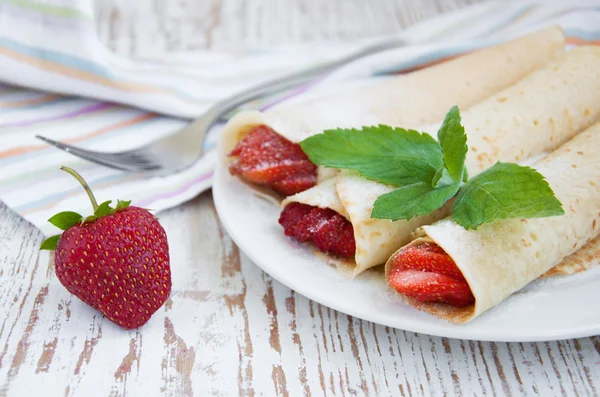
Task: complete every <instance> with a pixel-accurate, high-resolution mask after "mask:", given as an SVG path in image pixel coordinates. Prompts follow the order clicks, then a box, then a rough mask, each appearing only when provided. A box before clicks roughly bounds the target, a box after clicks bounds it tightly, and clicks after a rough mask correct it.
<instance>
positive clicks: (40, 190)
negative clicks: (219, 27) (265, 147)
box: [0, 0, 600, 234]
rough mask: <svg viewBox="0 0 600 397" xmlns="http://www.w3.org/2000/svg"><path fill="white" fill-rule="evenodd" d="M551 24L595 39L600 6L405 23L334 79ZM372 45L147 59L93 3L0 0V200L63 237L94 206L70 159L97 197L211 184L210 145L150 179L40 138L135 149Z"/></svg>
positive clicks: (190, 190) (480, 12) (480, 8)
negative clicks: (395, 42)
mask: <svg viewBox="0 0 600 397" xmlns="http://www.w3.org/2000/svg"><path fill="white" fill-rule="evenodd" d="M553 24H559V25H561V26H562V27H563V28H564V30H565V33H566V35H567V36H568V40H569V43H570V44H574V45H577V44H581V43H598V41H599V40H600V1H569V2H564V1H561V2H548V1H543V2H542V1H539V2H535V1H514V2H506V1H493V2H488V3H483V4H478V5H475V6H472V7H468V8H465V9H463V10H460V11H458V12H455V13H450V14H445V15H443V16H440V17H438V18H435V19H432V20H429V21H426V22H424V23H421V24H418V25H416V26H414V27H412V28H410V29H408V30H407V31H406V32H405V33H403V37H404V38H405V39H406V41H407V42H408V43H410V44H411V46H413V48H411V50H410V51H406V50H403V49H399V50H394V51H392V52H390V54H392V56H387V57H385V59H386V62H382V63H381V64H376V65H375V66H374V67H371V68H370V69H365V68H358V67H355V68H354V69H353V68H352V65H350V66H349V67H347V68H345V69H344V70H345V71H346V73H337V74H334V75H336V76H338V79H339V76H341V75H343V76H344V78H352V77H353V76H354V77H355V76H358V75H360V74H361V73H362V75H363V76H364V73H365V70H368V72H369V73H372V74H381V73H394V72H401V71H403V70H408V69H412V68H415V67H418V66H419V65H421V64H426V63H429V62H431V61H435V60H438V59H442V58H445V57H447V56H452V55H455V54H458V53H462V52H465V51H468V50H470V49H473V48H476V47H479V46H482V45H486V44H489V43H493V42H497V41H499V40H504V39H506V38H508V37H512V36H516V35H520V34H524V33H526V32H528V31H531V30H535V29H538V28H540V27H542V26H548V25H553ZM378 39H384V38H378ZM365 43H366V42H365ZM365 43H355V42H354V43H320V44H318V45H314V44H311V45H310V46H302V47H293V48H292V47H290V48H285V49H281V48H280V49H263V50H257V49H256V48H253V49H252V50H249V49H245V48H239V49H238V50H237V51H235V52H227V53H225V52H216V51H204V52H194V53H191V54H189V56H182V55H181V54H178V56H177V57H174V58H173V59H169V58H168V57H164V59H160V60H143V61H140V60H134V59H127V58H124V57H122V56H118V55H116V54H114V53H112V52H111V51H109V50H108V49H107V48H106V47H105V46H104V45H103V44H102V43H101V42H100V40H99V38H98V37H97V35H96V29H95V26H94V15H93V6H92V3H91V0H70V1H68V0H45V1H34V0H0V82H1V83H0V200H1V201H2V202H4V203H5V204H6V205H7V206H9V207H10V208H11V209H13V210H14V211H15V212H17V213H18V214H19V215H21V216H22V217H24V218H25V219H27V220H28V221H30V222H31V223H33V224H34V225H36V226H37V227H39V228H40V229H41V230H42V231H43V232H44V233H46V234H50V233H53V232H55V229H53V227H52V226H51V225H50V224H48V223H47V219H48V218H49V217H50V216H51V215H53V214H54V213H56V212H59V211H62V210H66V209H70V210H74V211H78V212H81V213H83V214H87V213H89V212H90V208H89V204H88V201H87V198H86V197H85V193H84V192H83V190H82V189H81V187H80V186H79V185H78V184H77V183H76V181H75V180H73V179H72V178H71V177H70V176H68V175H67V174H65V173H63V172H61V171H59V167H60V166H61V165H66V166H70V167H73V168H75V169H76V170H78V171H79V172H81V173H82V174H83V175H84V177H85V178H86V179H87V180H88V182H89V183H90V185H91V186H92V188H93V189H94V191H95V193H96V195H97V197H98V199H99V200H100V201H104V200H109V199H112V200H116V199H128V200H129V199H131V200H133V202H134V204H135V205H139V206H142V207H146V208H152V209H154V210H157V211H160V210H163V209H166V208H170V207H173V206H176V205H178V204H180V203H182V202H184V201H186V200H189V199H190V198H192V197H194V196H196V195H197V194H199V193H200V192H202V191H204V190H206V189H208V188H210V184H211V176H212V172H213V169H214V166H215V155H214V151H210V150H209V152H208V154H207V155H206V156H205V157H204V158H203V159H202V160H200V161H199V162H197V163H196V164H195V165H194V166H193V167H192V168H190V169H188V170H186V171H185V172H182V173H179V174H175V175H171V176H168V177H160V178H159V177H154V178H148V177H143V176H141V175H136V174H129V173H124V172H121V171H116V170H112V169H109V168H106V167H102V166H99V165H95V164H91V163H88V162H86V161H83V160H80V159H78V158H76V157H73V156H71V155H69V154H66V153H63V152H61V151H59V150H57V149H55V148H52V147H49V146H48V145H45V144H43V143H42V142H40V141H39V140H36V139H35V135H36V134H39V135H44V136H47V137H49V138H52V139H56V140H59V141H64V142H67V143H72V144H76V145H79V146H81V147H85V148H89V149H93V150H106V151H118V150H125V149H128V148H133V147H136V146H140V145H143V144H145V143H147V142H149V141H151V140H154V139H157V138H159V137H162V136H166V135H168V134H170V133H173V132H175V131H177V130H178V129H180V128H181V127H183V126H184V125H185V124H186V123H187V122H188V120H189V119H190V118H194V117H196V116H198V115H200V114H201V113H202V111H203V110H205V109H207V107H208V106H210V105H211V104H212V103H214V102H216V101H218V100H219V99H222V98H224V97H226V96H229V95H232V94H234V93H235V92H236V91H239V90H241V89H244V88H248V87H251V86H252V85H254V84H257V83H259V82H262V81H266V80H268V79H270V78H273V77H275V76H280V75H284V74H286V73H289V72H292V71H294V70H296V69H299V68H303V67H308V66H312V65H316V64H319V63H322V62H325V61H329V60H332V59H335V58H337V57H339V56H342V55H344V54H347V53H349V51H352V50H355V49H357V47H358V46H360V45H364V44H365ZM414 46H418V50H417V51H415V48H414ZM358 64H360V62H359V63H358ZM353 70H354V72H353ZM332 81H335V79H334V78H333V77H332V78H330V79H329V80H327V79H326V80H325V82H324V83H325V84H326V83H327V82H330V83H331V82H332ZM322 84H323V82H322ZM299 91H302V90H299ZM279 100H280V98H279V99H278V98H269V99H268V100H266V101H262V102H260V103H259V102H257V103H253V104H251V105H252V106H259V107H265V106H270V105H273V104H274V103H277V102H278V101H279ZM215 132H216V133H218V128H217V129H216V131H215ZM213 135H214V133H213ZM214 141H215V139H214V137H213V138H212V139H211V140H209V142H208V148H209V149H210V148H211V147H212V146H214Z"/></svg>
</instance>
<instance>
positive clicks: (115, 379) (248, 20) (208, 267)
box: [0, 0, 600, 396]
mask: <svg viewBox="0 0 600 397" xmlns="http://www.w3.org/2000/svg"><path fill="white" fill-rule="evenodd" d="M142 3H143V4H142ZM468 3H470V1H464V0H421V1H419V0H414V1H410V0H381V1H378V2H375V1H369V0H352V1H350V0H335V1H316V0H315V1H310V0H304V1H302V0H252V1H250V0H244V1H241V0H210V1H209V0H202V1H194V0H187V1H179V2H171V1H169V2H167V0H163V1H158V0H157V1H153V2H141V1H140V2H133V1H127V0H112V1H104V2H99V3H98V5H97V20H98V29H99V32H100V35H101V37H102V39H103V40H104V41H105V42H106V43H107V45H108V46H110V47H111V48H112V49H114V50H116V51H117V52H120V53H123V54H128V55H134V56H147V55H153V54H156V53H165V52H173V51H175V52H182V51H188V50H196V49H200V48H206V47H217V48H228V47H232V46H235V45H239V43H240V42H243V43H247V44H267V45H271V44H273V45H282V44H286V43H299V42H308V41H312V40H318V39H340V38H342V39H352V38H356V37H368V36H371V35H382V34H390V33H394V32H398V31H401V30H402V29H403V27H405V26H407V25H409V24H411V23H414V22H416V21H418V20H420V19H423V18H427V17H430V16H433V15H435V14H438V13H440V12H445V11H448V10H451V9H455V8H459V7H461V6H464V5H466V4H468ZM160 218H161V221H162V223H163V225H164V227H165V229H166V230H167V234H168V236H169V241H170V244H171V253H172V266H173V294H172V296H171V298H170V299H169V300H168V302H167V303H166V304H165V306H164V307H163V308H162V309H161V310H160V311H159V312H158V313H157V314H156V315H155V316H154V317H153V318H152V320H151V321H150V322H149V323H148V324H147V325H146V326H144V327H143V328H142V329H139V330H134V331H123V330H121V329H119V328H118V327H116V326H114V325H113V324H112V323H110V322H109V321H107V320H106V319H104V318H103V317H102V316H101V315H100V314H98V313H97V312H95V311H94V310H93V309H90V308H89V307H88V306H86V305H85V304H83V303H82V302H80V301H79V300H78V299H76V298H73V297H72V296H71V295H69V293H68V292H67V291H66V290H65V289H64V288H63V287H62V286H61V285H60V284H59V282H58V280H57V278H56V276H55V274H54V269H53V266H52V263H51V261H50V259H49V258H50V257H49V255H48V254H47V253H41V254H40V253H39V251H38V247H39V244H40V242H41V240H42V235H41V234H40V233H39V232H38V230H37V229H35V228H34V227H32V226H31V225H29V224H28V223H27V222H25V221H24V220H22V219H20V218H19V217H17V216H16V215H15V214H13V213H12V212H11V211H10V210H8V209H7V208H6V207H5V206H3V205H2V204H1V203H0V313H1V316H0V395H1V396H4V395H11V396H21V395H29V394H30V393H31V395H65V396H67V395H87V396H92V395H94V396H95V395H131V396H154V395H159V394H161V393H162V394H165V395H192V394H195V395H197V396H205V395H223V396H225V395H249V396H254V395H256V396H259V395H264V396H271V395H281V396H288V395H289V396H299V395H327V396H334V395H335V396H355V395H358V396H362V395H369V396H374V395H381V396H389V395H394V396H395V395H415V396H438V395H474V396H481V395H493V396H503V395H539V396H556V395H569V396H571V395H598V393H599V390H600V338H598V337H592V338H582V339H575V340H568V341H561V342H547V343H485V342H469V341H461V340H452V339H446V338H438V337H431V336H427V335H419V334H414V333H411V332H404V331H401V330H396V329H391V328H388V327H384V326H380V325H376V324H373V323H370V322H367V321H362V320H359V319H356V318H353V317H350V316H347V315H345V314H342V313H339V312H336V311H334V310H331V309H328V308H327V307H324V306H321V305H319V304H317V303H314V302H312V301H310V300H309V299H307V298H304V297H303V296H301V295H298V294H296V293H294V291H291V290H290V289H288V288H287V287H285V286H283V285H281V284H279V283H278V282H276V281H274V280H273V279H272V278H271V277H269V276H268V275H266V274H265V273H263V272H262V271H261V270H260V269H259V268H258V267H256V266H255V265H253V264H252V263H251V262H250V261H249V260H248V259H247V258H246V257H245V256H244V255H243V254H242V253H241V252H240V251H239V250H238V248H237V247H236V246H235V244H233V242H232V241H231V239H230V238H229V237H228V236H227V233H226V232H225V231H224V230H223V228H222V227H221V225H220V224H219V220H218V217H217V215H216V212H215V207H214V204H213V200H212V196H211V193H210V192H208V193H205V194H203V195H201V196H200V197H198V198H196V199H195V200H193V201H191V202H189V203H187V204H185V205H182V206H180V207H178V208H175V209H172V210H170V211H166V212H164V213H162V214H161V215H160ZM590 304H597V303H595V302H592V303H590Z"/></svg>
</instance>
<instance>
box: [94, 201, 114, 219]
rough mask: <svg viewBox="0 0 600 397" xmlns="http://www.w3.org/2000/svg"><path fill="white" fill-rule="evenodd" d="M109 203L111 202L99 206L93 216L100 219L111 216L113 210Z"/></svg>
mask: <svg viewBox="0 0 600 397" xmlns="http://www.w3.org/2000/svg"><path fill="white" fill-rule="evenodd" d="M110 203H112V201H110V200H108V201H105V202H103V203H102V204H100V205H99V206H98V208H96V211H94V216H95V217H97V218H101V217H103V216H106V215H110V214H112V213H113V212H114V210H113V209H112V208H111V206H110Z"/></svg>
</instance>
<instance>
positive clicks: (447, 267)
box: [388, 243, 475, 307]
mask: <svg viewBox="0 0 600 397" xmlns="http://www.w3.org/2000/svg"><path fill="white" fill-rule="evenodd" d="M388 283H389V284H390V286H391V287H392V288H394V289H395V290H396V291H397V292H398V293H401V294H403V295H406V296H410V297H412V298H415V299H417V300H419V301H421V302H444V303H448V304H450V305H453V306H457V307H463V306H467V305H470V304H472V303H473V302H475V297H474V296H473V294H472V293H471V289H470V288H469V284H468V283H467V281H466V280H465V278H464V276H463V275H462V273H461V272H460V270H459V269H458V267H457V266H456V264H455V263H454V261H453V260H452V258H450V256H449V255H448V254H446V253H445V252H444V250H443V249H442V248H441V247H439V246H438V245H437V244H435V243H424V244H421V245H418V246H416V247H408V248H405V249H403V250H402V251H400V252H399V253H398V254H396V256H395V257H394V259H393V267H392V270H391V272H390V274H389V276H388Z"/></svg>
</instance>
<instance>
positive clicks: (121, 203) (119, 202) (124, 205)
mask: <svg viewBox="0 0 600 397" xmlns="http://www.w3.org/2000/svg"><path fill="white" fill-rule="evenodd" d="M129 205H131V200H129V201H122V200H117V208H115V210H116V211H119V210H124V209H125V208H127V207H129Z"/></svg>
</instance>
